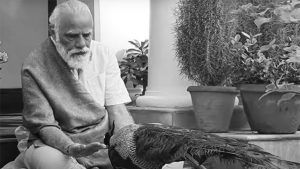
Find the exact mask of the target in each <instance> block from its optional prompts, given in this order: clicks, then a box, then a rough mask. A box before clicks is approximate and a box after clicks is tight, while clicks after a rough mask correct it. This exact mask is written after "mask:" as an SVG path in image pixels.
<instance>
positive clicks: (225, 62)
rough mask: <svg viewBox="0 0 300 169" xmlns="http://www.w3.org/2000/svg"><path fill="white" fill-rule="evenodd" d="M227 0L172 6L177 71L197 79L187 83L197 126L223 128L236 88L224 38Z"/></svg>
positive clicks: (189, 0)
mask: <svg viewBox="0 0 300 169" xmlns="http://www.w3.org/2000/svg"><path fill="white" fill-rule="evenodd" d="M233 6H235V2H234V1H230V0H216V1H211V0H180V1H179V2H178V7H177V10H176V13H175V14H176V23H175V37H176V43H175V47H176V58H177V60H178V62H179V67H180V70H181V73H182V74H183V75H185V76H186V77H187V78H188V79H190V80H192V81H194V82H195V83H197V86H190V87H188V89H187V90H188V91H189V92H190V94H191V98H192V103H193V109H194V112H195V116H196V121H197V123H198V126H199V128H201V129H203V130H205V131H207V132H226V131H227V130H228V128H229V125H230V120H231V116H232V112H233V107H234V102H235V97H236V95H237V94H238V91H237V90H236V88H235V87H232V86H231V80H230V74H231V73H232V60H233V59H232V57H233V55H232V54H231V51H230V50H229V45H228V42H229V41H230V38H231V36H233V35H234V34H235V29H236V25H235V24H232V23H230V22H229V21H230V20H232V16H231V15H229V10H230V9H232V7H233Z"/></svg>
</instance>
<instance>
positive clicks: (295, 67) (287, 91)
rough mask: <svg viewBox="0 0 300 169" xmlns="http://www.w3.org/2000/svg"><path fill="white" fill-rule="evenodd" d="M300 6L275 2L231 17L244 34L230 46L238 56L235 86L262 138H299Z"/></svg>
mask: <svg viewBox="0 0 300 169" xmlns="http://www.w3.org/2000/svg"><path fill="white" fill-rule="evenodd" d="M299 5H300V2H299V1H295V0H292V1H274V2H273V1H271V2H267V3H264V4H259V5H253V4H251V3H249V4H246V5H242V6H240V7H239V8H238V9H237V10H233V11H232V14H234V15H236V16H238V19H237V20H235V21H233V22H238V24H239V28H240V30H238V34H236V35H235V36H234V37H233V38H232V40H231V43H230V44H231V46H230V48H231V49H232V52H233V53H234V54H235V55H236V57H235V59H234V65H235V66H234V68H235V70H234V73H233V74H232V81H233V83H234V84H237V85H240V91H241V97H242V102H243V106H244V109H245V112H246V114H247V118H248V121H249V124H250V126H251V128H252V129H253V130H256V131H258V132H259V133H295V132H296V131H297V128H298V126H299V124H300V95H299V94H300V87H298V86H297V85H295V84H299V82H300V46H299V45H300V38H299V23H300V22H299V21H300V17H299V16H300V10H299V8H298V6H299ZM241 84H242V85H241ZM244 84H247V85H244ZM249 84H256V86H255V87H253V85H249ZM258 84H259V85H258Z"/></svg>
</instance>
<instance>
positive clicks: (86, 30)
mask: <svg viewBox="0 0 300 169" xmlns="http://www.w3.org/2000/svg"><path fill="white" fill-rule="evenodd" d="M92 31H93V30H92V29H85V30H76V29H70V30H68V31H66V33H67V34H80V33H91V32H92Z"/></svg>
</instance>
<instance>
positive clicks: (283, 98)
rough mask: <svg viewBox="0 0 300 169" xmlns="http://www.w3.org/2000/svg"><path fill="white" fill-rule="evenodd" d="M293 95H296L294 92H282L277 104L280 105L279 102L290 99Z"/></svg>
mask: <svg viewBox="0 0 300 169" xmlns="http://www.w3.org/2000/svg"><path fill="white" fill-rule="evenodd" d="M294 96H296V93H285V94H283V95H282V96H281V97H280V99H279V100H278V101H277V106H280V104H281V103H282V102H284V101H289V100H291V99H292V98H293V97H294Z"/></svg>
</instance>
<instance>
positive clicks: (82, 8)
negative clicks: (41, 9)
mask: <svg viewBox="0 0 300 169" xmlns="http://www.w3.org/2000/svg"><path fill="white" fill-rule="evenodd" d="M66 11H67V12H71V13H72V14H75V13H76V14H78V13H84V12H88V13H89V14H90V15H91V17H92V14H91V11H90V9H89V7H88V6H87V5H86V4H85V3H83V2H81V1H79V0H68V1H66V2H63V3H61V4H58V5H57V6H56V7H55V9H54V10H53V12H52V14H51V16H50V18H49V22H50V26H51V27H54V29H55V31H58V28H59V23H60V18H61V17H60V16H61V14H62V13H63V12H66Z"/></svg>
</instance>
